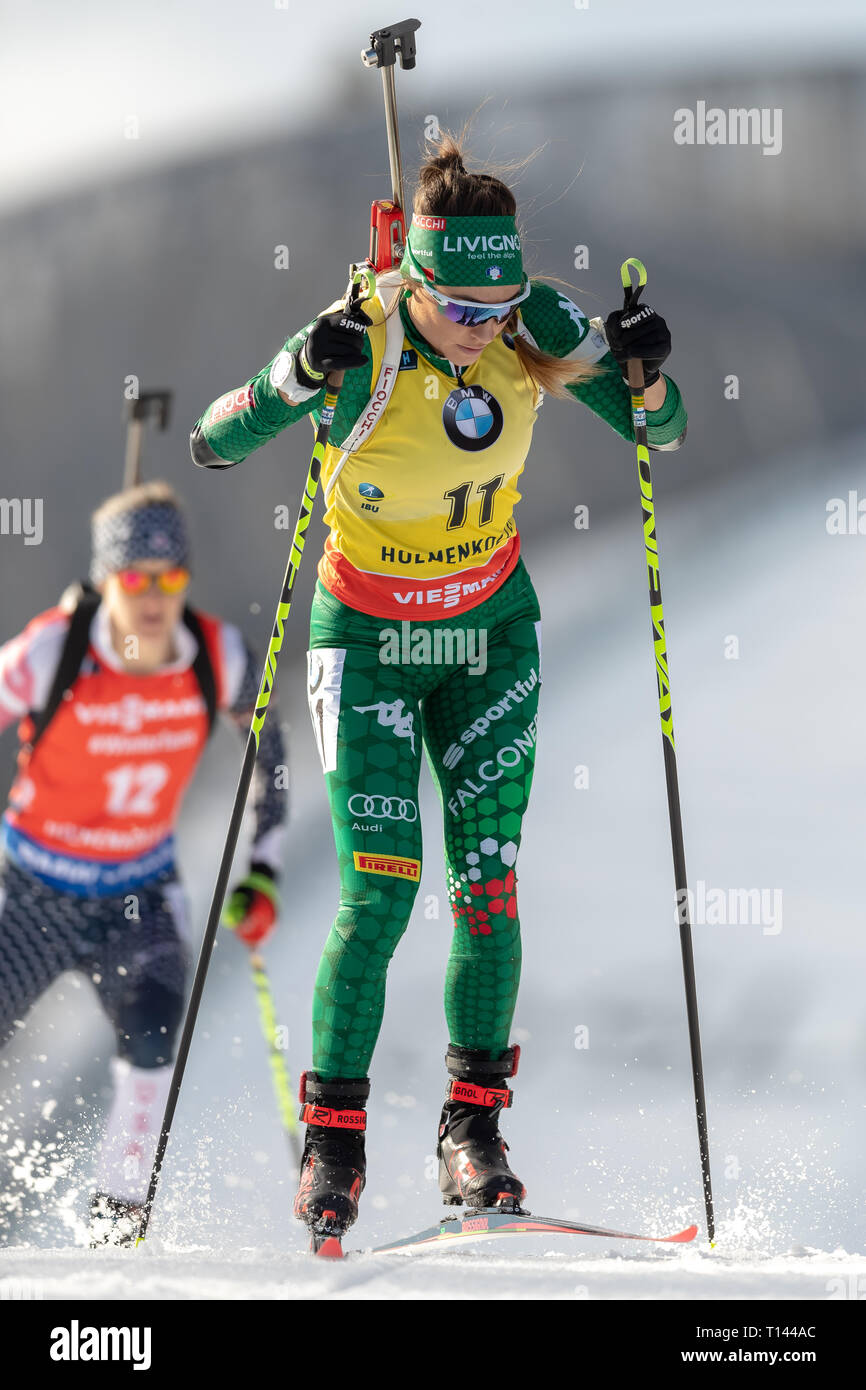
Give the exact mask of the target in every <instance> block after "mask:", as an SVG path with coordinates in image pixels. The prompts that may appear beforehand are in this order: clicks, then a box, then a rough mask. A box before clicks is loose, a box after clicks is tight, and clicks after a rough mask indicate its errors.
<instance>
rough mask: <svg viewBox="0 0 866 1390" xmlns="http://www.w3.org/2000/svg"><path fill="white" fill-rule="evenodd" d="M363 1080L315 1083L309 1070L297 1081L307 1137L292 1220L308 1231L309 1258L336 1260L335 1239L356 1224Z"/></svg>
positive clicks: (362, 1164)
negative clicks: (303, 1225) (321, 1257)
mask: <svg viewBox="0 0 866 1390" xmlns="http://www.w3.org/2000/svg"><path fill="white" fill-rule="evenodd" d="M369 1094H370V1082H369V1079H368V1078H367V1077H361V1078H357V1077H356V1078H338V1079H336V1080H331V1081H320V1080H319V1078H318V1076H317V1075H316V1073H315V1072H314V1071H305V1072H304V1073H303V1075H302V1076H301V1091H300V1100H301V1114H300V1118H301V1119H302V1120H304V1121H306V1125H307V1137H306V1140H305V1142H304V1155H303V1158H302V1159H301V1181H300V1186H299V1187H298V1195H297V1197H296V1198H295V1216H296V1217H297V1218H298V1220H299V1221H303V1222H305V1223H306V1225H307V1226H308V1227H309V1228H310V1238H311V1239H310V1249H311V1251H312V1253H313V1254H314V1255H324V1256H332V1257H335V1258H339V1257H340V1256H341V1255H342V1253H343V1252H342V1248H341V1246H340V1240H341V1238H342V1236H343V1235H344V1233H345V1232H346V1231H347V1230H348V1229H349V1227H350V1226H351V1225H352V1223H353V1221H355V1220H356V1218H357V1215H358V1198H359V1197H360V1196H361V1193H362V1192H363V1190H364V1183H365V1180H366V1179H365V1174H366V1167H367V1165H366V1159H365V1156H364V1131H365V1129H366V1127H367V1115H366V1111H365V1109H364V1106H365V1104H366V1101H367V1097H368V1096H369Z"/></svg>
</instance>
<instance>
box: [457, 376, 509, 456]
mask: <svg viewBox="0 0 866 1390" xmlns="http://www.w3.org/2000/svg"><path fill="white" fill-rule="evenodd" d="M442 423H443V425H444V426H445V433H446V434H447V436H448V438H449V439H450V440H451V443H452V444H456V445H457V448H458V449H467V450H468V451H469V452H470V453H473V452H475V451H477V450H478V449H489V448H490V445H491V444H495V443H496V441H497V439H498V438H499V436H500V434H501V433H502V406H501V405H500V404H499V402H498V400H497V399H496V397H495V396H493V395H491V393H490V392H489V391H485V390H484V387H483V386H458V387H457V388H456V389H455V390H454V391H451V392H450V393H449V395H448V398H447V400H446V401H445V404H444V405H443V407H442Z"/></svg>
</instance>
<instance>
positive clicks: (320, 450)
mask: <svg viewBox="0 0 866 1390" xmlns="http://www.w3.org/2000/svg"><path fill="white" fill-rule="evenodd" d="M362 283H365V284H366V296H367V297H370V296H371V295H372V294H373V293H374V290H375V286H376V279H375V275H374V274H373V272H372V270H371V269H370V268H369V267H367V266H352V277H351V279H350V281H349V287H348V289H347V291H346V301H345V303H346V309H347V311H352V310H354V309H357V308H358V306H359V304H360V301H361V297H362V296H361V284H362ZM343 375H344V373H343V372H331V373H329V375H328V378H327V383H326V390H325V402H324V405H323V406H322V414H321V419H320V421H319V428H318V429H317V431H316V441H315V444H314V446H313V455H312V458H311V459H310V467H309V470H308V472H307V480H306V483H305V484H304V495H303V498H302V499H301V505H300V509H299V511H298V519H297V521H296V522H295V530H294V534H293V536H292V545H291V550H290V551H289V559H288V563H287V565H286V573H285V576H284V578H283V588H282V593H281V594H280V601H279V604H278V605H277V613H276V618H275V619H274V630H273V634H272V636H271V642H270V646H269V647H268V655H267V658H266V660H265V665H264V670H263V671H262V680H261V684H260V686H259V693H258V696H257V699H256V708H255V712H254V714H253V718H252V723H251V725H250V732H249V735H248V737H247V743H246V748H245V750H244V758H243V763H242V764H241V773H240V777H239V779H238V786H237V791H236V792H235V799H234V805H233V806H232V813H231V818H230V820H229V828H228V832H227V834H226V840H225V844H224V846H223V852H222V858H221V859H220V865H219V870H218V872H217V878H216V883H215V885H214V891H213V897H212V899H211V905H210V911H209V913H208V919H207V925H206V927H205V931H204V937H203V939H202V943H201V949H200V951H199V957H198V961H197V963H196V968H195V975H194V977H193V982H192V990H191V991H190V999H189V1004H188V1005H187V1010H186V1017H185V1019H184V1024H183V1030H182V1032H181V1037H180V1042H179V1044H178V1049H177V1058H176V1060H175V1064H174V1070H173V1072H172V1076H171V1085H170V1087H169V1092H168V1099H167V1101H166V1106H165V1113H164V1115H163V1119H162V1128H161V1130H160V1135H159V1142H158V1143H157V1146H156V1155H155V1157H154V1160H153V1169H152V1171H151V1175H150V1185H149V1187H148V1190H147V1197H146V1199H145V1203H144V1212H143V1215H142V1220H141V1229H140V1231H139V1235H138V1240H137V1242H136V1244H139V1243H140V1242H141V1241H143V1240H144V1237H145V1235H146V1234H147V1227H148V1223H149V1221H150V1214H151V1211H152V1209H153V1203H154V1199H155V1197H156V1189H157V1185H158V1183H159V1176H160V1171H161V1169H162V1163H163V1159H164V1157H165V1150H166V1146H167V1144H168V1138H169V1134H170V1133H171V1126H172V1121H173V1120H174V1112H175V1110H176V1108H177V1100H178V1096H179V1094H180V1088H181V1085H182V1083H183V1074H184V1071H185V1069H186V1062H187V1057H188V1056H189V1049H190V1044H191V1043H192V1035H193V1032H194V1031H195V1025H196V1019H197V1018H198V1011H199V1005H200V1004H201V999H202V994H203V993H204V986H205V979H206V977H207V971H208V966H209V964H210V958H211V953H212V952H213V946H214V941H215V940H216V935H217V931H218V929H219V924H220V917H221V916H222V910H223V902H224V900H225V895H226V889H227V887H228V881H229V874H230V873H231V868H232V860H233V859H234V855H235V849H236V847H237V842H238V835H239V833H240V828H241V822H242V820H243V815H244V808H245V806H246V802H247V796H248V794H249V789H250V783H251V781H252V776H253V770H254V768H255V763H256V754H257V753H258V749H259V735H260V734H261V730H262V726H263V725H264V722H265V716H266V715H267V712H268V703H269V701H270V698H271V691H272V690H273V686H274V678H275V676H276V671H277V658H278V656H279V654H280V649H281V647H282V645H283V633H284V629H285V623H286V619H287V618H288V616H289V610H290V608H291V606H292V590H293V588H294V586H295V579H296V578H297V574H298V569H299V568H300V564H301V558H302V556H303V553H304V544H305V542H306V532H307V527H308V526H309V524H310V518H311V516H312V514H313V506H314V503H315V497H316V492H317V490H318V486H319V474H320V472H321V468H322V460H323V458H324V456H325V449H326V447H327V443H328V436H329V434H330V431H331V425H332V423H333V419H334V410H335V408H336V405H337V397H338V396H339V394H340V387H341V386H342V384H343Z"/></svg>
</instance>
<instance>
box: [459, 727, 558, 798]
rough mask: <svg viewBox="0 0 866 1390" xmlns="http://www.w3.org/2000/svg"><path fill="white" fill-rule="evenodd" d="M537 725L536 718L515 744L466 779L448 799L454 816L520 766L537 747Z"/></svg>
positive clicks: (501, 750)
mask: <svg viewBox="0 0 866 1390" xmlns="http://www.w3.org/2000/svg"><path fill="white" fill-rule="evenodd" d="M537 725H538V717H537V716H536V718H535V719H533V720H532V722H531V723H530V724H527V726H526V728H525V729H524V730H523V733H521V734H518V735H517V737H516V738H515V740H514V742H513V743H507V744H506V745H505V747H504V748H500V749H498V750H497V753H496V756H495V758H485V760H484V762H482V763H479V764H478V766H477V768H476V769H475V771H474V773H473V774H472V777H471V778H470V777H467V778H465V779H464V781H463V783H462V784H461V786H459V787H458V788H457V790H456V793H455V795H454V796H452V797H449V798H448V809H449V811H450V812H451V814H452V816H455V817H456V816H459V815H460V812H461V811H462V810H463V807H464V806H465V805H466V803H467V802H468V801H474V800H475V798H476V797H479V796H483V795H484V793H485V791H486V790H487V788H488V787H489V785H490V784H491V783H492V782H497V781H498V780H499V778H500V777H504V776H505V774H506V773H507V772H509V771H511V770H512V769H513V768H516V767H519V766H520V764H521V763H522V762H523V760H524V758H525V757H526V755H527V754H528V753H531V752H532V750H533V748H534V747H535V741H536V738H537ZM473 778H474V779H475V780H473ZM479 783H480V785H479Z"/></svg>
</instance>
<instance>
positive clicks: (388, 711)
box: [352, 700, 415, 753]
mask: <svg viewBox="0 0 866 1390" xmlns="http://www.w3.org/2000/svg"><path fill="white" fill-rule="evenodd" d="M352 709H353V710H354V711H355V713H356V714H372V712H373V710H376V713H377V718H376V723H377V724H381V725H382V727H383V728H385V729H393V730H394V737H395V738H408V740H409V746H410V748H411V749H412V752H413V753H414V752H415V716H414V714H412V713H411V711H408V712H406V713H404V710H405V709H406V706H405V703H404V702H403V701H402V700H394V702H393V703H392V704H390V705H389V704H388V703H387V701H386V700H379V701H377V703H376V704H375V705H353V706H352Z"/></svg>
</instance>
